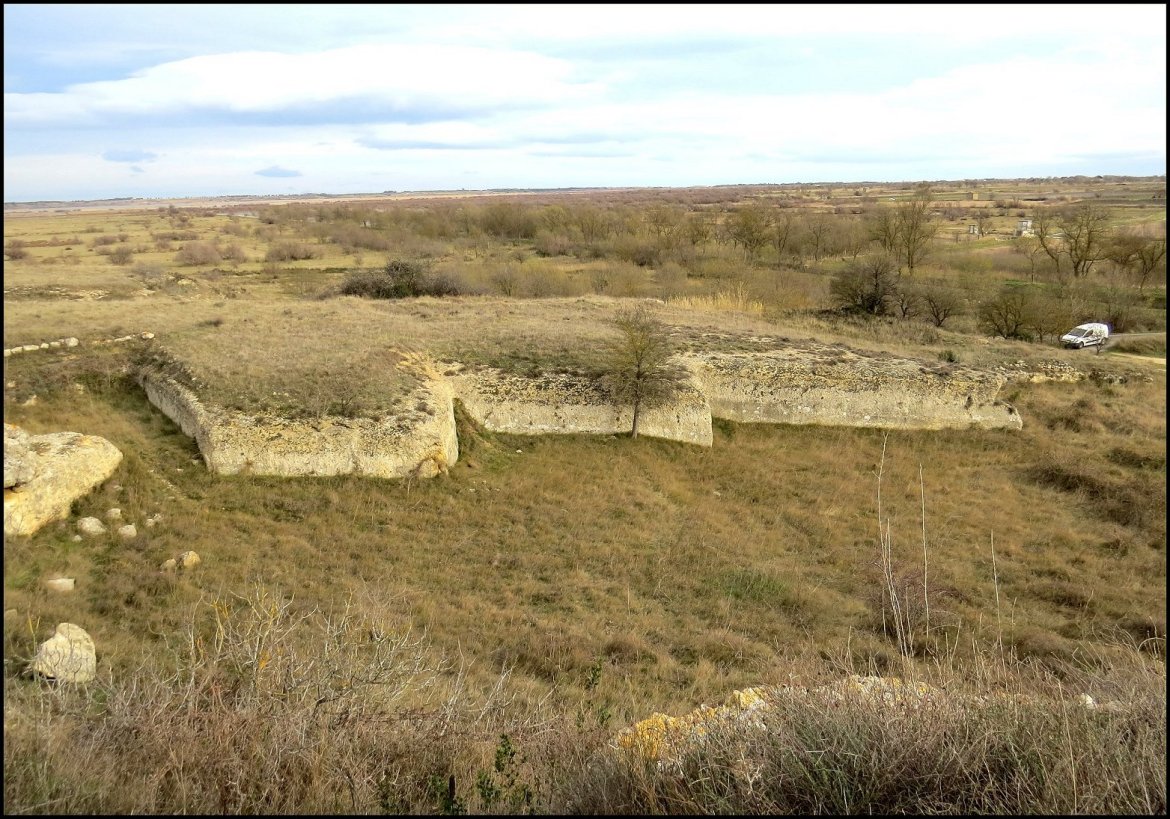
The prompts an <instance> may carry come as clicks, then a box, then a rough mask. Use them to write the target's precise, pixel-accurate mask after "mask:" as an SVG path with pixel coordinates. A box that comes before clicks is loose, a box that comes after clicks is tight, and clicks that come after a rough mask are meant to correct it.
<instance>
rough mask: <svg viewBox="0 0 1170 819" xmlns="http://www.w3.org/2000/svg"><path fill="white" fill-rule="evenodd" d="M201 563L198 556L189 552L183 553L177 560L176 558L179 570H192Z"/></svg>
mask: <svg viewBox="0 0 1170 819" xmlns="http://www.w3.org/2000/svg"><path fill="white" fill-rule="evenodd" d="M202 562H203V561H202V560H200V559H199V555H198V554H196V553H195V552H191V551H187V552H183V553H182V554H181V555H179V556H178V558H176V563H177V564H178V566H179V568H180V569H184V570H186V569H194V568H195V567H196V566H198V565H199V564H200V563H202Z"/></svg>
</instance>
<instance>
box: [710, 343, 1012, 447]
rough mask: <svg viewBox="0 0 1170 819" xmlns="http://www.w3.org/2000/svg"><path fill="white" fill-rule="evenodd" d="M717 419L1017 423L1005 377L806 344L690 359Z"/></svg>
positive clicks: (902, 425)
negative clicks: (1004, 391)
mask: <svg viewBox="0 0 1170 819" xmlns="http://www.w3.org/2000/svg"><path fill="white" fill-rule="evenodd" d="M692 365H693V366H694V367H695V368H696V369H697V370H698V372H699V378H700V380H701V381H702V383H703V384H704V387H705V389H706V392H707V396H708V398H709V399H710V401H711V412H712V414H714V415H715V417H717V418H725V419H727V420H729V421H736V422H739V423H751V422H764V423H780V424H826V425H833V426H855V427H885V428H894V429H947V428H959V429H963V428H967V427H971V426H975V427H1007V428H1010V429H1019V428H1021V427H1022V425H1023V423H1022V421H1021V419H1020V416H1019V413H1017V412H1016V410H1015V408H1014V407H1012V406H1010V405H1009V404H1006V403H1004V402H1002V401H999V400H998V398H997V396H998V394H999V391H1000V389H1001V388H1002V387H1003V385H1004V384H1005V383H1006V381H1007V378H1006V377H1005V376H1004V375H1002V374H999V373H990V372H984V371H980V370H974V369H971V368H967V367H962V366H959V365H953V364H948V365H931V366H926V365H924V364H923V363H922V362H918V361H913V360H910V359H902V358H896V357H894V356H878V355H863V354H861V353H859V352H857V351H853V350H847V349H845V348H841V347H827V346H821V345H810V346H807V347H802V348H799V349H796V348H794V349H787V350H770V351H767V352H760V353H725V354H706V355H702V356H695V357H694V358H693V359H692Z"/></svg>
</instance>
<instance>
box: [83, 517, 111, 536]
mask: <svg viewBox="0 0 1170 819" xmlns="http://www.w3.org/2000/svg"><path fill="white" fill-rule="evenodd" d="M77 531H79V532H81V533H82V534H83V535H100V534H103V533H104V532H105V531H106V525H105V524H104V523H102V522H101V521H100V520H98V519H97V518H82V519H81V520H79V521H77Z"/></svg>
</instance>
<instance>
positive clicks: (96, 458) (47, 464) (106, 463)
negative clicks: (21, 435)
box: [4, 425, 122, 537]
mask: <svg viewBox="0 0 1170 819" xmlns="http://www.w3.org/2000/svg"><path fill="white" fill-rule="evenodd" d="M6 426H7V425H6ZM27 445H28V453H29V455H28V458H27V459H26V462H27V463H29V464H30V465H31V470H32V475H31V477H29V478H28V479H27V480H26V481H24V482H23V483H19V484H14V485H13V486H12V487H5V492H4V535H5V536H6V537H13V536H25V537H27V536H28V535H32V534H33V533H35V532H36V531H37V530H39V529H40V528H41V527H42V526H44V525H45V524H46V523H49V522H51V521H54V520H60V519H61V518H64V517H67V516H68V515H69V510H70V508H71V507H72V506H73V502H74V501H75V500H77V499H78V498H80V497H82V496H83V495H85V494H86V493H88V492H90V491H91V490H92V489H93V488H94V487H95V486H97V485H98V484H100V483H101V482H102V481H104V480H106V479H107V478H109V477H110V475H112V474H113V473H114V470H115V469H117V468H118V464H120V463H121V462H122V453H121V451H120V450H119V449H118V448H117V447H116V446H114V445H113V444H111V443H110V442H109V441H107V440H106V439H105V438H99V437H98V436H96V435H82V434H81V433H78V432H52V433H49V434H47V435H30V436H28V440H27ZM7 449H8V446H7V436H6V440H5V450H6V451H5V459H4V460H5V462H6V464H7V461H8V453H7Z"/></svg>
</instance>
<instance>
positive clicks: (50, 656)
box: [31, 623, 97, 683]
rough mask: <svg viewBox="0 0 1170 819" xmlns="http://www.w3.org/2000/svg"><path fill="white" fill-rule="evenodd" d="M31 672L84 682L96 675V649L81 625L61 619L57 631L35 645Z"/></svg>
mask: <svg viewBox="0 0 1170 819" xmlns="http://www.w3.org/2000/svg"><path fill="white" fill-rule="evenodd" d="M31 669H32V671H33V673H35V674H39V675H41V676H42V677H48V678H49V679H53V680H57V681H58V682H67V683H85V682H89V681H90V680H92V679H93V678H94V677H95V676H97V650H96V648H95V646H94V643H93V638H92V637H90V636H89V634H88V633H86V631H85V629H83V628H81V626H77V625H74V624H73V623H60V624H58V626H57V630H56V632H55V633H54V634H53V636H52V637H50V638H49V639H48V640H46V641H45V642H43V643H41V644H40V646H38V647H37V653H36V655H35V656H34V657H33V659H32V664H31Z"/></svg>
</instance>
